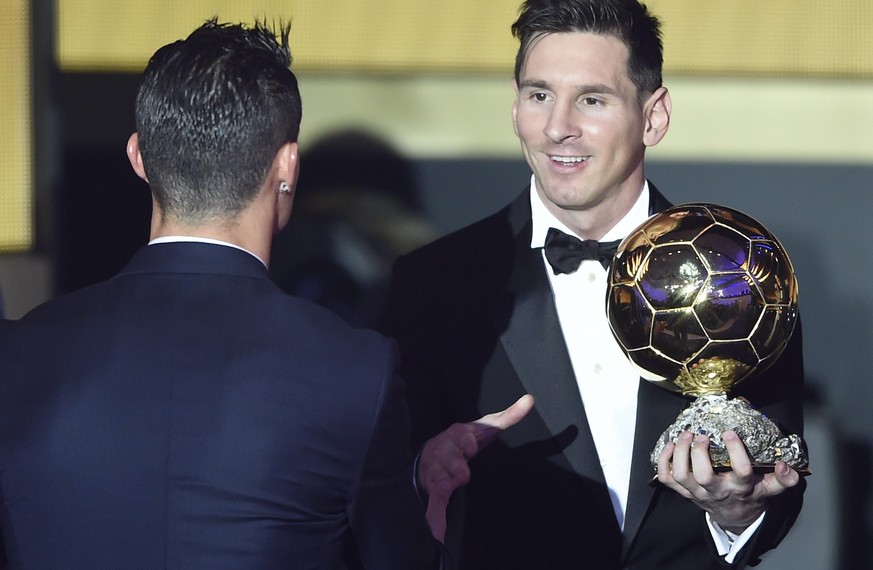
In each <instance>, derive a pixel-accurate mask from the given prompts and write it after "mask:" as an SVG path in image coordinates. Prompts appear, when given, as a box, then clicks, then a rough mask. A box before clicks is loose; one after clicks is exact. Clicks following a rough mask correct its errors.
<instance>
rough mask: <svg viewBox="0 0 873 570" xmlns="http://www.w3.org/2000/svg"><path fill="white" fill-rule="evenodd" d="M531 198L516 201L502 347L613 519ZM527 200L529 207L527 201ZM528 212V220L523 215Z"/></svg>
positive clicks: (566, 452) (566, 453)
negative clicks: (534, 231)
mask: <svg viewBox="0 0 873 570" xmlns="http://www.w3.org/2000/svg"><path fill="white" fill-rule="evenodd" d="M527 196H528V194H527V193H526V192H525V193H524V195H523V196H522V197H520V198H519V199H518V200H516V201H515V203H514V204H513V208H512V210H515V211H514V212H512V211H511V220H510V223H512V224H513V230H514V236H515V256H514V257H515V259H514V267H513V270H512V273H511V277H510V282H509V287H508V289H509V293H510V295H511V296H512V299H513V302H512V306H513V309H512V311H511V315H510V316H509V320H508V322H507V321H506V320H505V315H504V316H503V317H502V318H503V322H504V323H506V325H505V329H504V332H503V333H502V334H501V335H500V340H501V343H502V344H503V347H504V349H505V351H506V354H507V356H508V357H509V361H510V362H511V363H512V366H513V367H514V369H515V371H516V373H517V374H518V377H519V379H520V381H521V383H522V384H523V385H524V387H525V389H526V390H527V391H528V392H529V393H531V394H533V396H534V397H535V398H536V405H535V407H534V412H535V413H537V414H539V416H540V417H541V418H542V420H543V422H544V423H545V424H546V427H547V428H548V429H549V432H550V433H551V434H553V435H554V436H556V438H555V439H556V441H557V442H558V443H559V445H560V446H561V448H562V452H563V454H564V456H565V457H566V459H567V461H568V462H569V464H570V466H571V467H572V469H573V470H574V471H576V472H577V473H578V474H579V475H581V476H582V477H584V478H585V481H586V484H587V486H588V487H589V489H590V491H591V493H592V495H593V497H594V500H595V502H596V503H597V504H598V505H599V506H600V507H601V508H602V509H603V510H604V512H605V513H608V514H609V516H610V517H612V506H611V503H610V501H609V495H608V493H607V492H606V482H605V479H604V477H603V471H602V470H601V469H600V462H599V459H598V457H597V452H596V448H595V447H594V440H593V438H592V437H591V431H590V429H589V427H588V420H587V418H586V416H585V411H584V407H583V404H582V398H581V396H580V395H579V389H578V387H577V386H576V378H575V375H574V374H573V369H572V366H571V364H570V356H569V354H568V353H567V348H566V345H565V343H564V337H563V335H562V333H561V328H560V326H559V324H558V315H557V312H556V310H555V304H554V301H553V300H552V294H551V288H550V286H549V282H548V277H547V276H546V274H545V270H544V268H543V262H542V257H541V255H542V254H541V253H540V252H539V251H536V250H532V249H531V248H530V235H531V222H530V206H529V202H527V200H528V197H527ZM522 199H523V200H524V202H522ZM524 212H526V215H524Z"/></svg>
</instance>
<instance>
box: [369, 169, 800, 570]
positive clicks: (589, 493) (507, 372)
mask: <svg viewBox="0 0 873 570" xmlns="http://www.w3.org/2000/svg"><path fill="white" fill-rule="evenodd" d="M650 188H651V192H652V200H651V204H650V212H651V213H654V212H655V211H660V210H663V209H665V208H666V207H668V206H669V204H668V203H667V201H666V200H665V199H664V198H663V197H662V196H661V195H660V194H659V193H658V192H657V190H655V189H654V187H653V186H651V185H650ZM531 228H532V226H531V211H530V201H529V191H528V190H525V191H524V192H522V193H521V195H520V196H519V197H518V198H517V199H516V200H515V201H513V202H512V203H511V204H510V205H509V206H507V207H506V208H504V209H502V210H501V211H499V212H497V213H496V214H494V215H492V216H490V217H488V218H486V219H484V220H481V221H479V222H477V223H475V224H473V225H471V226H469V227H467V228H464V229H462V230H459V231H458V232H455V233H453V234H450V235H448V236H446V237H444V238H441V239H439V240H437V241H436V242H434V243H432V244H430V245H428V246H425V247H424V248H422V249H420V250H418V251H416V252H413V253H411V254H409V255H408V256H405V257H403V258H401V259H399V260H398V261H397V263H396V264H395V271H394V276H393V279H392V287H391V292H390V295H389V303H388V307H387V309H386V313H385V319H384V323H383V328H384V330H385V331H386V332H387V333H388V334H390V335H392V336H394V337H395V338H396V339H397V341H398V343H399V345H400V350H401V355H402V358H403V364H402V366H401V375H402V376H403V378H404V379H405V380H406V382H407V385H408V389H407V393H408V397H409V402H410V411H411V414H412V422H413V440H415V441H418V442H423V441H425V440H426V439H428V438H430V437H433V436H434V435H436V434H437V433H438V432H440V431H441V430H443V429H445V428H446V427H448V426H449V425H451V424H452V423H453V422H469V421H472V420H475V419H477V418H479V417H480V416H482V415H483V414H486V413H490V412H495V411H498V410H501V409H503V408H505V407H506V406H508V405H510V404H512V403H513V402H514V401H515V400H516V399H517V398H519V397H520V396H522V395H523V394H525V393H531V394H533V395H534V397H535V398H536V405H535V406H534V409H533V410H532V412H531V413H530V414H528V416H527V417H525V419H524V420H522V421H521V422H520V423H519V424H518V425H516V426H514V427H512V428H511V429H509V430H507V431H506V432H504V433H503V434H502V435H501V436H500V437H499V438H498V440H497V441H495V442H494V443H492V444H491V445H490V446H489V447H488V448H486V449H485V450H484V451H482V452H481V453H480V454H479V455H477V456H476V457H475V458H474V459H473V460H472V462H471V466H470V468H471V482H470V484H469V485H468V486H467V487H466V488H464V489H463V491H462V492H459V493H456V495H455V496H454V497H453V500H452V504H451V505H450V511H452V512H451V513H450V518H449V528H448V532H447V536H446V544H447V546H448V547H449V549H450V551H451V552H452V558H453V560H454V561H455V562H456V563H457V564H458V566H459V568H462V569H464V570H527V569H530V568H556V569H562V570H563V569H574V570H575V569H587V568H591V569H597V570H612V569H619V568H622V569H636V570H656V569H670V570H703V569H709V568H720V567H723V566H728V565H727V564H726V563H725V562H724V561H723V559H721V558H720V557H718V555H717V552H716V550H715V546H714V543H713V541H712V538H711V537H710V533H709V529H708V527H707V525H706V522H705V519H704V512H703V511H702V510H701V509H699V508H698V507H696V506H695V505H693V504H692V503H691V502H689V501H687V500H686V499H684V498H682V497H681V496H680V495H679V494H678V493H676V492H674V491H672V490H670V489H667V488H666V487H663V486H661V485H659V484H655V483H653V482H652V478H653V476H654V471H653V468H652V466H651V464H650V461H649V453H650V452H651V450H652V448H653V447H654V444H655V442H656V440H657V438H658V437H659V436H660V434H661V432H662V431H663V430H664V429H666V427H667V426H669V425H670V424H671V423H673V421H675V419H676V417H677V415H678V414H679V412H680V411H681V410H682V409H683V408H684V407H685V406H686V405H687V403H688V400H687V399H685V398H684V397H683V396H681V395H680V394H676V393H671V392H667V391H666V390H662V389H661V388H658V387H656V386H654V385H653V384H651V383H649V382H644V381H642V382H640V388H639V395H638V408H637V418H636V434H635V439H634V444H633V460H632V469H631V475H630V489H629V496H628V505H627V511H626V517H625V524H624V528H623V529H622V528H619V526H618V523H617V521H616V518H615V515H614V514H613V511H612V506H611V502H610V499H609V494H608V493H609V491H608V489H607V487H606V482H605V478H604V475H603V471H602V469H601V467H600V462H599V459H598V456H597V451H596V448H595V446H594V440H593V438H592V436H591V432H590V429H589V427H588V420H587V418H586V415H585V406H584V402H583V401H582V399H581V397H580V394H579V390H578V387H577V384H576V379H575V376H574V374H573V370H572V367H571V364H570V358H569V354H568V353H567V349H566V346H565V343H564V338H563V334H562V332H561V328H560V325H559V323H558V317H557V312H556V309H555V306H554V301H553V297H552V291H551V288H550V285H549V282H548V276H547V275H546V273H545V270H544V267H543V261H542V254H541V252H540V251H538V250H532V249H531V247H530V242H531V231H532V230H531ZM800 342H801V339H800V333H799V331H798V332H797V333H796V334H795V336H794V338H793V340H792V343H791V345H790V346H789V347H788V349H787V350H786V352H785V353H784V354H783V356H782V358H781V359H780V360H779V362H778V363H777V364H776V365H774V366H773V368H771V369H770V371H769V372H768V373H767V374H766V375H765V376H762V377H761V378H757V379H755V381H750V382H749V384H748V385H743V384H741V385H740V389H739V390H738V391H736V392H735V394H734V395H743V396H746V397H747V398H748V399H749V400H750V401H751V402H753V403H754V404H755V405H756V406H757V407H759V408H760V409H761V410H762V411H764V412H765V413H767V414H768V415H769V416H770V417H772V418H774V419H776V420H777V421H779V422H782V425H783V426H784V427H785V428H786V430H787V431H788V432H790V433H802V429H803V426H802V419H803V418H802V410H801V403H800V402H801V397H802V393H803V362H802V358H801V352H800ZM801 492H802V486H801V488H799V489H795V490H792V492H789V493H785V494H784V495H783V496H780V497H779V499H778V500H777V501H774V502H773V504H772V505H771V506H770V508H769V509H768V511H767V515H766V517H765V521H764V523H763V525H762V528H761V529H760V530H759V531H758V532H757V533H756V535H755V537H754V538H753V539H752V541H751V543H750V544H749V545H748V547H747V548H745V550H744V552H743V553H742V555H741V556H740V557H739V559H738V561H737V564H736V566H741V565H743V564H745V563H747V562H750V561H752V560H754V559H756V558H757V557H758V556H759V555H760V554H761V553H763V552H764V551H766V550H767V549H769V548H772V547H773V546H774V545H775V544H776V543H778V541H779V539H780V537H781V536H782V535H783V534H784V533H785V532H786V531H787V529H788V528H789V527H790V525H791V523H792V522H793V520H794V518H795V517H796V514H797V512H798V511H799V509H800V504H801Z"/></svg>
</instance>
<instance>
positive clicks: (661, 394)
mask: <svg viewBox="0 0 873 570" xmlns="http://www.w3.org/2000/svg"><path fill="white" fill-rule="evenodd" d="M670 206H671V204H670V202H668V201H667V199H666V198H664V196H663V194H661V193H660V192H659V191H658V189H657V188H655V185H654V184H652V183H651V182H649V215H653V214H656V213H658V212H661V211H663V210H666V209H667V208H669V207H670ZM687 402H688V401H687V400H686V399H685V398H683V397H682V396H680V395H678V394H673V393H670V392H667V391H666V390H663V389H661V388H658V387H656V386H655V385H654V384H652V383H650V382H646V381H645V380H643V379H640V388H639V392H638V395H637V423H636V428H635V431H634V451H633V462H632V464H631V476H630V487H629V489H628V502H627V510H626V512H625V519H624V529H623V531H622V534H623V535H624V541H623V543H624V546H623V550H624V553H623V554H624V555H627V553H628V550H629V549H630V547H631V545H632V544H633V540H634V538H635V537H636V535H637V532H638V531H639V529H640V525H641V524H642V521H643V518H645V515H646V512H648V510H649V506H650V504H651V502H652V497H653V496H654V494H655V489H657V487H658V484H657V483H655V482H653V477H654V476H655V471H654V468H653V467H652V464H651V460H650V454H651V452H652V449H653V448H654V447H655V442H656V441H657V439H658V437H659V436H660V435H661V433H663V431H664V430H665V429H667V426H669V425H670V424H672V423H673V422H674V421H675V420H676V417H677V416H678V415H679V412H680V411H681V410H682V409H683V408H684V407H685V405H686V404H687Z"/></svg>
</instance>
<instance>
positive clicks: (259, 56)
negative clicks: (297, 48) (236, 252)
mask: <svg viewBox="0 0 873 570" xmlns="http://www.w3.org/2000/svg"><path fill="white" fill-rule="evenodd" d="M289 33H290V25H289V24H284V23H280V24H279V25H278V31H274V30H273V29H271V28H270V27H269V26H267V25H266V24H265V23H262V22H256V23H255V24H254V25H253V26H251V27H247V26H245V25H243V24H225V23H219V22H217V21H216V20H215V19H212V20H209V21H207V22H206V23H204V24H203V25H202V26H200V27H199V28H197V29H196V30H194V32H192V33H191V35H189V36H188V37H187V38H186V39H184V40H179V41H176V42H174V43H171V44H168V45H166V46H164V47H162V48H160V49H159V50H158V51H157V52H155V54H154V55H153V56H152V58H151V59H150V60H149V63H148V66H146V69H145V72H144V73H143V79H142V84H141V86H140V89H139V93H138V94H137V98H136V130H137V132H138V135H139V147H140V152H141V154H142V160H143V166H144V168H145V171H146V175H147V176H148V179H149V185H150V187H151V189H152V192H153V193H154V195H155V198H156V200H157V202H158V204H159V205H160V207H161V209H162V211H163V212H164V213H165V214H166V215H168V216H171V217H174V218H176V219H178V220H184V221H187V222H194V223H197V222H206V221H209V220H214V219H222V218H228V217H233V216H235V215H236V214H238V213H239V212H240V211H242V210H243V209H244V208H245V207H246V205H247V204H248V203H249V202H251V200H252V199H253V198H254V197H255V196H256V195H257V193H258V191H259V190H260V188H261V186H262V185H263V184H264V181H265V180H266V176H267V173H268V172H269V169H270V166H271V164H272V161H273V158H274V157H275V155H276V152H277V151H278V150H279V149H280V148H281V147H282V145H283V144H285V143H286V142H296V141H297V135H298V133H299V132H300V119H301V116H302V106H301V102H300V91H299V89H298V86H297V78H296V77H295V76H294V74H293V73H292V72H291V69H290V66H291V51H290V49H289V47H288V35H289Z"/></svg>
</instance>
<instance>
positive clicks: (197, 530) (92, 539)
mask: <svg viewBox="0 0 873 570" xmlns="http://www.w3.org/2000/svg"><path fill="white" fill-rule="evenodd" d="M408 435H409V424H408V414H407V413H406V407H405V404H404V403H403V394H402V384H401V383H400V382H399V380H398V378H397V377H396V375H395V351H394V347H393V344H392V343H390V341H387V340H386V339H384V338H383V337H381V336H380V335H378V334H375V333H372V332H367V331H357V330H353V329H351V328H349V327H347V326H346V325H345V324H344V323H342V322H341V321H340V320H339V319H338V318H336V317H335V316H334V315H332V314H331V313H329V312H327V311H326V310H323V309H321V308H320V307H316V306H314V305H312V304H309V303H307V302H304V301H301V300H298V299H295V298H292V297H289V296H287V295H286V294H284V293H283V292H281V291H280V290H279V289H278V288H277V287H276V286H275V285H274V284H273V283H272V282H271V281H270V280H269V278H268V275H267V270H266V269H265V268H264V267H263V265H261V264H260V263H259V262H258V261H257V260H256V259H255V258H254V257H252V256H251V255H249V254H247V253H245V252H242V251H239V250H236V249H234V248H230V247H225V246H219V245H210V244H202V243H172V244H161V245H153V246H149V247H146V248H144V249H142V250H141V251H139V252H138V253H137V254H136V256H135V257H134V258H133V260H132V261H131V262H130V264H129V265H128V266H127V267H126V268H125V269H124V270H123V271H122V272H121V273H120V274H118V275H117V276H116V277H114V278H113V279H111V280H109V281H107V282H104V283H101V284H98V285H95V286H92V287H89V288H86V289H83V290H80V291H78V292H75V293H72V294H69V295H66V296H63V297H60V298H58V299H55V300H53V301H50V302H48V303H46V304H44V305H42V306H40V307H38V308H36V309H35V310H33V311H32V312H31V313H30V314H28V315H27V316H26V317H24V318H23V319H22V320H21V321H18V322H3V323H2V327H0V540H2V542H5V551H6V556H7V558H8V564H9V567H10V568H11V569H16V568H26V569H59V568H64V569H86V568H87V569H97V568H101V569H102V568H105V569H109V568H113V569H116V568H125V569H132V568H143V569H154V568H178V569H191V568H210V569H217V568H234V569H246V568H249V569H253V570H254V569H257V570H265V569H271V568H276V569H279V568H282V569H288V568H295V569H304V568H306V569H309V568H312V569H315V568H319V569H321V568H325V569H326V568H339V567H341V566H342V563H341V559H342V557H343V555H344V552H346V553H347V552H348V550H349V549H351V548H356V549H357V551H358V552H359V555H360V559H361V560H362V561H363V563H364V566H365V567H366V568H377V569H380V570H381V569H392V568H398V569H409V570H420V569H421V568H430V567H435V566H436V564H437V563H438V561H437V558H438V555H439V550H438V544H437V543H436V542H435V541H434V540H433V539H432V537H431V536H430V532H429V530H428V528H427V525H426V522H425V519H424V514H423V507H422V505H421V502H420V500H419V498H418V496H417V494H416V492H415V490H414V488H413V487H412V485H411V481H412V475H411V466H410V462H409V454H408ZM0 554H2V552H0ZM0 566H2V556H0Z"/></svg>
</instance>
